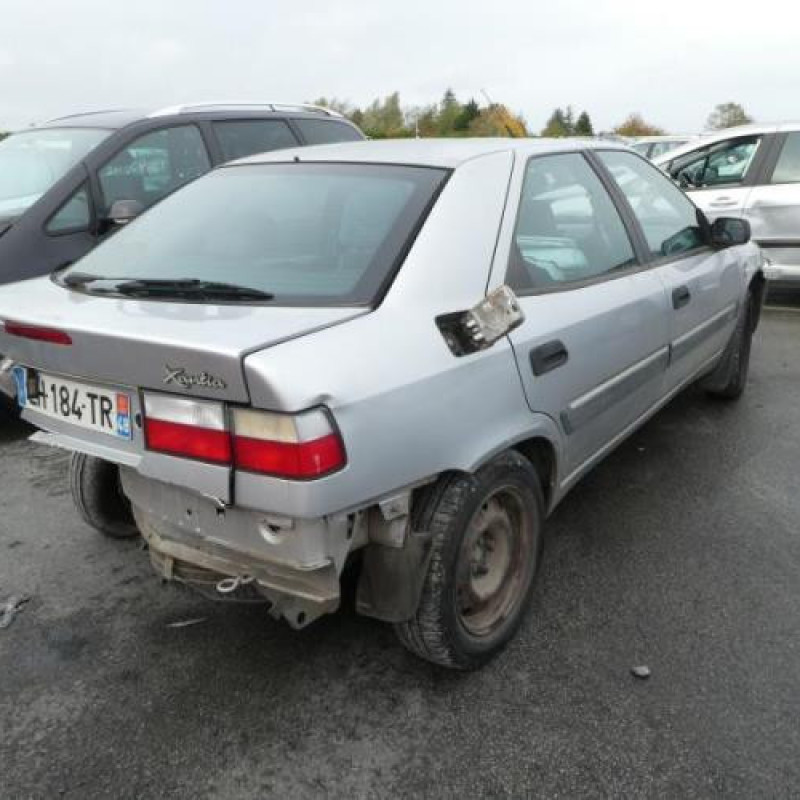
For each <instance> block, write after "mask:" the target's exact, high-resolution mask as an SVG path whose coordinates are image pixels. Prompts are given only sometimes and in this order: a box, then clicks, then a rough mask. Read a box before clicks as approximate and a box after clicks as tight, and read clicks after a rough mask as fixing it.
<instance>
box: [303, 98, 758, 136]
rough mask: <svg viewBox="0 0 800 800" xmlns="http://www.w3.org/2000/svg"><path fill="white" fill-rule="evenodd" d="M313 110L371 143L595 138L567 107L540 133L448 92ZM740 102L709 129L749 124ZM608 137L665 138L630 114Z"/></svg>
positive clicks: (723, 110) (586, 121)
mask: <svg viewBox="0 0 800 800" xmlns="http://www.w3.org/2000/svg"><path fill="white" fill-rule="evenodd" d="M314 103H315V104H316V105H320V106H325V107H327V108H331V109H333V110H335V111H338V112H339V113H341V114H344V116H346V117H347V118H348V119H350V120H351V121H352V122H354V123H355V124H356V125H358V127H359V128H361V130H362V131H364V133H365V134H366V135H367V136H369V137H370V138H372V139H397V138H408V137H413V136H419V137H423V138H429V137H433V136H448V137H452V136H456V137H458V136H511V137H524V136H546V137H562V136H594V135H595V134H596V133H597V132H596V131H595V128H594V125H593V123H592V119H591V117H590V116H589V113H588V111H585V110H583V111H581V112H580V113H576V111H575V110H574V109H573V107H572V106H571V105H567V106H565V107H563V108H561V107H559V108H556V109H554V110H553V112H552V114H551V115H550V117H549V118H548V120H547V123H546V124H545V126H544V128H542V129H541V130H540V131H536V130H533V129H531V128H530V127H529V126H528V124H527V123H526V121H525V119H524V118H523V116H522V114H520V113H514V112H512V111H511V110H509V108H508V106H506V105H504V104H503V103H493V102H488V103H486V104H485V105H481V104H479V102H478V101H477V100H476V99H475V98H474V97H473V98H470V99H469V100H467V101H466V102H463V103H462V102H461V101H460V100H459V99H458V98H457V97H456V95H455V92H453V90H452V89H447V90H446V91H445V93H444V95H443V96H442V99H441V100H440V101H439V102H438V103H432V104H430V105H426V106H403V105H402V103H401V102H400V93H399V92H392V94H390V95H387V96H386V97H383V98H378V99H376V100H373V101H372V103H370V104H369V105H368V106H365V107H364V108H359V107H358V106H354V105H352V104H350V103H348V102H346V101H342V100H337V99H336V98H327V97H320V98H317V100H315V101H314ZM752 121H753V120H752V118H751V117H750V116H749V115H748V114H747V113H746V112H745V110H744V108H742V106H741V105H739V104H738V103H721V104H720V105H718V106H716V107H715V108H714V110H713V111H712V112H711V114H710V115H709V117H708V120H707V122H706V128H707V129H708V130H721V129H723V128H730V127H733V126H734V125H743V124H745V123H747V122H752ZM607 133H614V134H617V135H618V136H632V137H635V136H658V135H661V134H665V133H667V131H666V129H665V128H663V127H661V126H660V125H657V124H654V123H651V122H648V121H647V120H645V119H644V118H643V117H642V115H641V114H640V113H639V112H633V113H631V114H629V115H628V116H627V117H626V118H625V119H624V120H623V121H622V122H620V123H619V124H618V125H616V126H614V127H613V128H612V129H611V130H610V131H607Z"/></svg>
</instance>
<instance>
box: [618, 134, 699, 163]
mask: <svg viewBox="0 0 800 800" xmlns="http://www.w3.org/2000/svg"><path fill="white" fill-rule="evenodd" d="M692 139H694V137H693V136H675V135H670V134H664V135H662V136H639V137H638V138H636V139H635V140H634V141H633V142H632V143H631V147H632V148H633V149H634V150H635V151H636V152H637V153H641V154H642V155H643V156H644V157H645V158H649V159H650V160H651V161H655V159H657V158H658V157H659V156H663V155H664V154H665V153H669V152H670V151H671V150H675V149H676V148H678V147H682V146H683V145H685V144H686V143H687V142H689V141H691V140H692Z"/></svg>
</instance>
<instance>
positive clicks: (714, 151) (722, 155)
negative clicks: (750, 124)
mask: <svg viewBox="0 0 800 800" xmlns="http://www.w3.org/2000/svg"><path fill="white" fill-rule="evenodd" d="M760 141H761V137H760V136H743V137H740V138H738V139H730V140H728V141H726V142H722V143H721V144H716V145H712V146H711V147H706V148H703V150H700V151H696V152H693V153H687V154H686V155H684V156H681V157H680V158H676V159H675V161H673V162H672V164H671V165H670V169H669V172H670V175H671V176H672V177H673V178H674V179H675V180H676V181H678V183H680V184H681V186H683V187H684V188H687V189H705V188H712V187H714V186H731V185H735V184H737V183H741V182H742V181H743V180H744V179H745V176H746V175H747V171H748V169H749V168H750V164H752V162H753V157H754V156H755V154H756V150H758V145H759V143H760Z"/></svg>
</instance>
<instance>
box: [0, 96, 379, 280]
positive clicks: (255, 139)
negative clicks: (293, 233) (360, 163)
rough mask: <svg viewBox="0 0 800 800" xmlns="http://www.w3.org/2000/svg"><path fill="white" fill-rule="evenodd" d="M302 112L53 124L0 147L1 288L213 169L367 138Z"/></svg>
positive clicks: (324, 112)
mask: <svg viewBox="0 0 800 800" xmlns="http://www.w3.org/2000/svg"><path fill="white" fill-rule="evenodd" d="M363 138H364V137H363V134H362V133H361V131H359V130H358V128H356V127H355V126H354V125H352V124H351V123H350V122H348V121H347V120H346V119H344V118H343V117H341V115H339V114H337V113H336V112H334V111H331V110H329V109H325V108H318V107H315V106H307V105H284V104H277V103H274V104H266V103H264V104H255V103H254V104H230V103H215V104H208V103H205V104H187V105H181V106H173V107H170V108H163V109H160V110H157V111H152V112H149V113H148V112H142V111H100V112H94V113H87V114H75V115H72V116H68V117H61V118H59V119H54V120H51V121H50V122H47V123H44V124H42V125H37V126H36V127H33V128H30V129H27V130H23V131H20V132H18V133H14V134H12V135H11V136H9V137H7V138H6V139H4V140H3V141H2V142H0V284H2V283H9V282H11V281H18V280H22V279H25V278H32V277H35V276H38V275H47V274H49V273H50V272H52V271H53V270H54V269H57V268H59V267H62V266H64V265H65V264H69V263H70V262H72V261H75V260H77V259H78V258H80V257H81V256H83V255H85V254H86V253H87V252H89V250H91V249H92V248H93V247H94V246H95V245H96V244H97V243H98V242H99V241H100V240H101V239H103V238H104V237H105V236H107V235H108V234H109V233H110V232H111V231H113V230H115V229H116V228H117V227H119V226H120V225H121V224H124V223H125V222H127V221H129V220H130V219H131V218H132V217H133V216H135V215H136V214H137V213H138V212H140V211H142V210H144V209H147V208H149V207H150V206H152V205H154V204H155V203H157V202H158V201H159V200H161V199H163V198H164V197H166V196H167V195H168V194H170V193H171V192H173V191H175V189H177V188H179V187H181V186H183V185H184V184H186V183H188V182H189V181H191V180H194V179H195V178H197V177H199V176H200V175H203V174H205V173H206V172H208V171H209V169H211V168H212V167H213V166H215V165H217V164H220V163H222V162H224V161H230V160H231V159H235V158H241V157H242V156H247V155H251V154H253V153H259V152H265V151H270V150H276V149H279V148H283V147H297V146H298V145H306V144H321V143H326V142H339V141H353V140H359V139H363Z"/></svg>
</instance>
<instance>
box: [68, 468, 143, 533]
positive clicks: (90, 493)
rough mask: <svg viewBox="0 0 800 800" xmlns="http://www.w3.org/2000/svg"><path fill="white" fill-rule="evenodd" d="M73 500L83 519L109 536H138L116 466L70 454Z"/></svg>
mask: <svg viewBox="0 0 800 800" xmlns="http://www.w3.org/2000/svg"><path fill="white" fill-rule="evenodd" d="M69 485H70V489H71V490H72V500H73V502H74V503H75V507H76V508H77V509H78V512H79V513H80V515H81V516H82V517H83V519H84V520H85V521H86V522H87V523H88V524H89V525H91V526H92V527H93V528H94V529H95V530H97V531H99V532H100V533H102V534H103V535H104V536H110V537H111V538H112V539H130V538H132V537H134V536H138V535H139V529H138V528H137V527H136V523H135V522H134V519H133V512H132V511H131V504H130V502H129V500H128V498H127V497H125V495H124V494H123V492H122V486H121V485H120V481H119V467H118V466H117V465H116V464H111V463H109V462H108V461H104V460H103V459H102V458H95V457H94V456H87V455H85V454H84V453H73V454H72V460H71V461H70V464H69Z"/></svg>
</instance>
